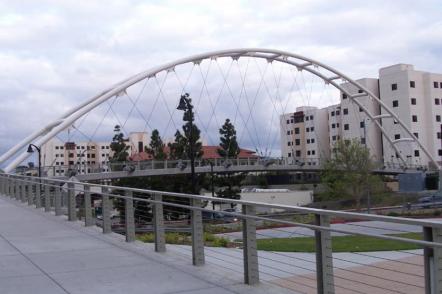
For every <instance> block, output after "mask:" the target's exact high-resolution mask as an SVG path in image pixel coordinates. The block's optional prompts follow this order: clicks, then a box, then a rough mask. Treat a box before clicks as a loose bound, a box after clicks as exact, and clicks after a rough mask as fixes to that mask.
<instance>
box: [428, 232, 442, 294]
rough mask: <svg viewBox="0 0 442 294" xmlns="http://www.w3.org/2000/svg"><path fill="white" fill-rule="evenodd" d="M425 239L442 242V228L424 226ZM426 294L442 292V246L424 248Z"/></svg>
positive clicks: (440, 293) (441, 293) (439, 293)
mask: <svg viewBox="0 0 442 294" xmlns="http://www.w3.org/2000/svg"><path fill="white" fill-rule="evenodd" d="M424 240H425V241H431V242H436V243H442V229H438V228H431V227H424ZM424 270H425V294H442V248H439V247H434V248H429V247H425V248H424Z"/></svg>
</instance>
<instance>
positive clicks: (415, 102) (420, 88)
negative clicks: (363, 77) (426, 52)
mask: <svg viewBox="0 0 442 294" xmlns="http://www.w3.org/2000/svg"><path fill="white" fill-rule="evenodd" d="M379 88H380V97H381V100H382V101H383V102H384V103H386V105H387V106H389V107H390V108H392V109H393V111H394V112H395V113H396V114H397V115H398V117H399V119H400V120H401V121H402V122H403V123H404V124H405V125H406V126H407V127H408V128H410V129H411V131H412V133H413V134H414V135H415V136H416V137H418V138H419V140H420V142H422V143H423V145H424V146H425V147H426V148H427V150H428V151H429V153H430V154H431V155H432V156H434V157H435V158H438V159H439V164H441V160H440V158H441V156H442V146H441V142H442V141H441V138H442V137H441V127H442V121H441V117H442V103H441V99H442V74H434V73H429V72H423V71H417V70H414V67H413V66H412V65H410V64H397V65H392V66H389V67H385V68H381V69H380V70H379ZM382 125H383V127H384V128H385V129H386V131H387V133H388V135H389V137H390V138H393V139H394V140H399V139H404V138H410V135H409V134H407V133H406V132H405V131H404V130H403V128H401V127H400V125H399V124H398V122H397V121H393V120H391V119H383V121H382ZM383 141H384V144H383V152H384V159H385V160H389V159H390V160H391V159H394V158H397V157H399V156H402V157H403V158H405V159H406V160H407V161H410V163H415V164H424V165H427V164H428V163H429V161H430V159H429V157H428V156H427V155H425V154H424V153H423V152H422V150H421V149H420V148H419V146H417V144H416V143H414V142H413V143H412V142H410V141H403V142H399V143H397V144H396V146H397V148H398V150H399V153H400V154H395V151H394V150H393V148H391V147H390V144H389V143H388V142H387V141H386V139H385V138H384V140H383Z"/></svg>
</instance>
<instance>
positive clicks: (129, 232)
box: [124, 190, 135, 242]
mask: <svg viewBox="0 0 442 294" xmlns="http://www.w3.org/2000/svg"><path fill="white" fill-rule="evenodd" d="M124 196H125V198H124V212H125V216H126V221H125V223H126V242H133V241H135V221H134V200H133V192H132V191H128V190H126V191H124Z"/></svg>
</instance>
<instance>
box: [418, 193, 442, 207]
mask: <svg viewBox="0 0 442 294" xmlns="http://www.w3.org/2000/svg"><path fill="white" fill-rule="evenodd" d="M417 203H418V204H419V205H420V206H421V207H422V208H433V207H442V196H441V195H438V194H432V195H428V196H425V197H421V198H419V199H418V201H417Z"/></svg>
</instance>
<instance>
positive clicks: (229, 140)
mask: <svg viewBox="0 0 442 294" xmlns="http://www.w3.org/2000/svg"><path fill="white" fill-rule="evenodd" d="M219 133H220V135H221V137H220V138H219V139H220V141H221V142H220V143H219V146H220V147H221V148H218V150H217V151H218V154H219V155H220V156H221V157H223V158H236V157H237V156H238V154H239V152H240V148H239V145H238V141H237V140H236V130H235V126H234V125H233V124H232V123H231V122H230V119H226V121H225V122H224V124H223V126H222V127H221V129H219Z"/></svg>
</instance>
